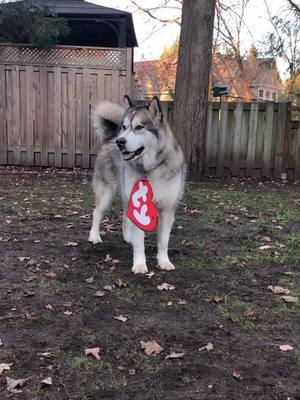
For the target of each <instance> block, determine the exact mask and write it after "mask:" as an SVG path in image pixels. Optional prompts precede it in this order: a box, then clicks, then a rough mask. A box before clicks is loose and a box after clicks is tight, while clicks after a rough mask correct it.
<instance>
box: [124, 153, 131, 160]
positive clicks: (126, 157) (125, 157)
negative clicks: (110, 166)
mask: <svg viewBox="0 0 300 400" xmlns="http://www.w3.org/2000/svg"><path fill="white" fill-rule="evenodd" d="M133 155H134V153H127V152H126V153H122V156H123V160H130V159H131V158H132V157H133Z"/></svg>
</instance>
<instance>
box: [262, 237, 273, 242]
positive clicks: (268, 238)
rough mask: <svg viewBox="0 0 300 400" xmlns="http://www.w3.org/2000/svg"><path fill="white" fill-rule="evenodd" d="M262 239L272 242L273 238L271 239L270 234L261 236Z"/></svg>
mask: <svg viewBox="0 0 300 400" xmlns="http://www.w3.org/2000/svg"><path fill="white" fill-rule="evenodd" d="M261 240H262V241H263V242H272V239H271V238H270V237H269V236H263V237H262V238H261Z"/></svg>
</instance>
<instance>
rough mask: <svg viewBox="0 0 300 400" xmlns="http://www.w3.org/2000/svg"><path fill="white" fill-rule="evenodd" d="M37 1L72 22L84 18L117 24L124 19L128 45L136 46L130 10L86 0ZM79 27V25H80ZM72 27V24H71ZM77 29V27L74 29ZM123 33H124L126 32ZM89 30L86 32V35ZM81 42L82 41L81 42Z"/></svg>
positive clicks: (126, 44) (83, 32)
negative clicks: (117, 8)
mask: <svg viewBox="0 0 300 400" xmlns="http://www.w3.org/2000/svg"><path fill="white" fill-rule="evenodd" d="M36 1H37V3H40V4H43V5H45V6H47V7H49V8H50V9H52V10H53V11H54V12H55V13H56V14H57V15H58V16H63V17H65V18H67V19H68V20H69V21H70V22H71V21H72V20H74V21H77V24H79V22H80V21H81V20H82V22H84V21H86V22H87V21H92V22H93V21H94V22H100V21H101V20H102V21H107V22H112V23H113V24H116V23H117V22H119V23H120V22H121V21H124V25H125V26H124V33H125V32H126V34H125V35H126V43H124V44H125V46H126V47H136V46H137V45H138V44H137V40H136V35H135V30H134V25H133V20H132V15H131V14H130V13H129V12H126V11H121V10H116V9H114V8H109V7H104V6H100V5H97V4H93V3H89V2H87V1H84V0H36ZM78 28H79V27H78ZM71 29H72V26H71ZM85 29H86V26H85V27H83V29H82V35H85ZM73 30H75V28H74V29H73ZM119 33H120V34H121V35H122V28H120V24H119ZM124 33H123V34H124ZM87 36H88V32H86V37H87ZM79 44H80V43H79ZM125 46H121V47H125Z"/></svg>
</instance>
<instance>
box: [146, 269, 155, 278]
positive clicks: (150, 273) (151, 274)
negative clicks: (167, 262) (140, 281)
mask: <svg viewBox="0 0 300 400" xmlns="http://www.w3.org/2000/svg"><path fill="white" fill-rule="evenodd" d="M154 275H155V272H153V271H150V272H148V274H146V276H148V278H149V279H151V278H152V276H154Z"/></svg>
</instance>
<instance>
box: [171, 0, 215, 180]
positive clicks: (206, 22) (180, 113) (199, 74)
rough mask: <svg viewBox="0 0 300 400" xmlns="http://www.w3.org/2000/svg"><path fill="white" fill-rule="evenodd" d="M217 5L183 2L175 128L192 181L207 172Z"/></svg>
mask: <svg viewBox="0 0 300 400" xmlns="http://www.w3.org/2000/svg"><path fill="white" fill-rule="evenodd" d="M215 3H216V1H215V0H183V8H182V25H181V34H180V42H179V59H178V69H177V77H176V89H175V93H176V95H175V110H174V127H175V134H176V136H177V138H178V140H179V142H180V144H181V145H182V147H183V151H184V153H185V156H186V161H187V167H188V179H192V180H199V179H200V177H201V175H202V172H203V164H204V155H205V154H204V152H205V131H206V120H207V107H208V87H209V74H210V68H211V61H212V45H213V30H214V16H215Z"/></svg>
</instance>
